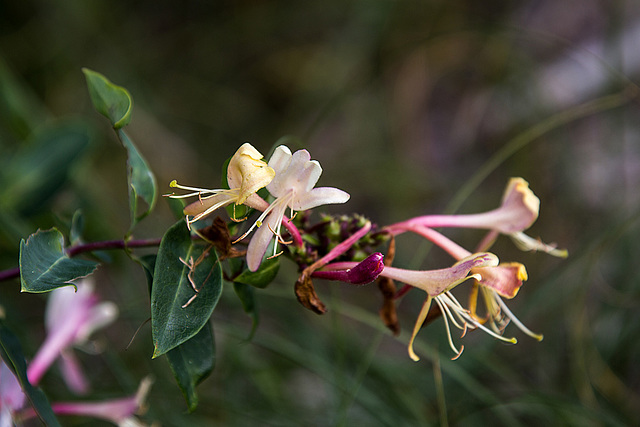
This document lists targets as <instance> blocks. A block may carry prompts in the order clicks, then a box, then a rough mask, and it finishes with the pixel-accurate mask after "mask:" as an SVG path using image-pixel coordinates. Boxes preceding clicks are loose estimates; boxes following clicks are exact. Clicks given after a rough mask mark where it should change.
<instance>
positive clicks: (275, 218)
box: [241, 145, 349, 271]
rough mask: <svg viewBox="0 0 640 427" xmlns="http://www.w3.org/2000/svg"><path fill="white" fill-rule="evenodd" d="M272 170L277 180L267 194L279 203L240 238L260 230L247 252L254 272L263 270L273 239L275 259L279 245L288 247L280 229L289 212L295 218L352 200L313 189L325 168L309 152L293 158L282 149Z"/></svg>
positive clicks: (328, 190)
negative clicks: (296, 214) (296, 215)
mask: <svg viewBox="0 0 640 427" xmlns="http://www.w3.org/2000/svg"><path fill="white" fill-rule="evenodd" d="M269 167H271V168H273V170H274V171H275V178H273V180H272V181H271V182H270V183H269V184H268V185H267V190H268V191H269V193H270V194H271V195H272V196H274V197H275V198H276V199H275V200H274V201H273V202H272V203H271V204H270V205H269V207H268V208H266V209H265V210H264V212H263V213H262V215H260V217H259V218H258V220H257V221H256V222H255V223H254V224H253V225H252V226H251V228H249V230H248V231H247V232H246V233H245V234H244V235H243V236H242V237H241V238H243V237H245V236H247V235H248V234H249V233H250V232H251V231H253V229H254V228H255V227H258V230H257V231H256V232H255V234H254V236H253V237H252V238H251V242H250V243H249V248H248V250H247V265H248V267H249V270H251V271H256V270H257V269H258V267H260V264H261V262H262V258H263V257H264V254H265V252H266V251H267V247H268V246H269V243H270V242H271V239H272V238H273V237H274V236H275V237H276V243H275V244H274V250H273V256H275V255H277V254H278V252H277V248H278V243H286V242H284V240H283V239H282V237H281V235H280V228H281V225H282V220H283V218H284V215H285V212H286V210H287V208H289V209H290V210H291V212H292V214H291V216H292V217H293V212H294V211H303V210H307V209H312V208H315V207H318V206H321V205H327V204H335V203H345V202H346V201H347V200H349V194H348V193H346V192H344V191H342V190H339V189H337V188H333V187H319V188H314V186H315V185H316V183H317V182H318V179H320V175H321V174H322V167H321V166H320V163H318V162H317V161H315V160H311V156H310V154H309V152H308V151H307V150H298V151H296V152H295V153H293V154H291V150H289V148H287V147H286V146H284V145H280V146H279V147H277V148H276V149H275V151H274V153H273V155H272V156H271V159H269Z"/></svg>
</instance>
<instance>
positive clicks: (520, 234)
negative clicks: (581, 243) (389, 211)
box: [386, 178, 567, 257]
mask: <svg viewBox="0 0 640 427" xmlns="http://www.w3.org/2000/svg"><path fill="white" fill-rule="evenodd" d="M539 211H540V199H538V197H537V196H536V195H535V194H534V193H533V191H531V189H530V188H529V183H528V182H527V181H525V180H524V179H522V178H511V179H510V180H509V183H508V184H507V188H506V189H505V192H504V195H503V197H502V203H501V205H500V207H498V208H497V209H494V210H492V211H489V212H484V213H478V214H467V215H424V216H419V217H416V218H411V219H409V220H406V221H403V222H400V223H397V224H393V225H390V226H388V227H387V228H386V229H387V231H389V232H390V233H391V234H393V235H397V234H400V233H403V232H405V231H414V230H415V228H416V227H418V228H419V227H428V228H439V227H461V228H479V229H487V230H490V233H489V235H488V236H487V238H486V239H485V240H486V241H492V240H493V239H495V237H496V236H497V235H498V234H504V235H507V236H509V237H510V238H511V239H512V240H513V241H514V243H515V244H516V246H518V248H519V249H521V250H525V251H542V252H547V253H549V254H551V255H554V256H558V257H566V256H567V251H566V250H560V249H556V247H555V245H549V244H545V243H543V242H541V241H540V240H538V239H534V238H532V237H529V236H527V235H526V234H525V233H524V230H526V229H528V228H529V227H531V225H533V223H534V222H535V221H536V219H537V218H538V213H539ZM488 246H489V245H488V244H487V245H482V247H483V248H487V247H488Z"/></svg>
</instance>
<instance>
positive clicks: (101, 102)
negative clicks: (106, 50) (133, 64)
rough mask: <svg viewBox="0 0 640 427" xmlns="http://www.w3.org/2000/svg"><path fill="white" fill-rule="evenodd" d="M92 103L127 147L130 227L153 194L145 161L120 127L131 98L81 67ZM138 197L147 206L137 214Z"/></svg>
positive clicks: (151, 203)
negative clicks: (109, 122)
mask: <svg viewBox="0 0 640 427" xmlns="http://www.w3.org/2000/svg"><path fill="white" fill-rule="evenodd" d="M82 72H83V73H84V75H85V77H86V79H87V86H88V88H89V95H90V96H91V101H92V102H93V106H94V107H95V108H96V110H98V112H99V113H101V114H102V115H104V116H105V117H106V118H108V119H109V120H110V121H111V124H112V125H113V128H114V129H115V130H116V132H117V134H118V138H119V139H120V142H122V145H123V146H124V148H125V149H126V150H127V154H128V156H127V166H128V169H127V182H128V183H129V210H130V213H131V228H130V229H129V230H130V231H131V230H132V229H133V227H134V226H135V225H136V224H137V223H138V221H140V220H141V219H142V218H144V217H145V216H147V215H148V214H149V213H150V212H151V210H152V209H153V207H154V205H155V203H156V197H157V185H156V179H155V177H154V175H153V173H152V172H151V168H149V164H148V163H147V161H146V160H145V159H144V157H142V155H141V154H140V152H139V151H138V149H137V148H136V146H135V144H134V143H133V141H131V138H129V136H128V135H127V134H126V133H125V132H124V131H123V130H122V128H123V127H124V126H126V125H127V124H128V123H129V122H130V121H131V108H132V106H133V101H132V99H131V95H130V94H129V92H128V91H127V90H126V89H125V88H123V87H120V86H117V85H114V84H113V83H111V82H110V81H109V80H108V79H107V78H106V77H105V76H103V75H102V74H100V73H97V72H95V71H92V70H89V69H87V68H83V69H82ZM138 198H141V199H142V200H143V201H144V202H145V203H146V204H147V209H146V210H144V211H143V212H141V213H140V214H138Z"/></svg>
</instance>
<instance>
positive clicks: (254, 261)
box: [247, 203, 287, 271]
mask: <svg viewBox="0 0 640 427" xmlns="http://www.w3.org/2000/svg"><path fill="white" fill-rule="evenodd" d="M286 209H287V205H286V204H284V203H280V204H278V205H277V206H276V207H275V208H274V209H273V210H272V211H271V212H270V213H269V215H267V217H266V218H265V221H264V222H263V223H262V224H261V225H260V227H259V228H258V230H257V231H255V232H254V233H253V237H252V238H251V241H250V242H249V247H248V248H247V267H248V268H249V271H257V270H258V268H260V264H261V263H262V258H263V257H264V254H265V253H266V252H267V247H268V246H269V242H271V239H273V237H274V234H273V231H272V230H277V229H278V225H279V223H280V222H281V221H282V217H283V216H284V212H285V210H286Z"/></svg>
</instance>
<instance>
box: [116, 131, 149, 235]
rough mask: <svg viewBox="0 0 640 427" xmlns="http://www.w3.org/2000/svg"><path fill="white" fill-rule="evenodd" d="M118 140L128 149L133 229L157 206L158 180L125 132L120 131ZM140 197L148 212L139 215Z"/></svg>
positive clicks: (128, 176) (128, 174) (130, 208)
mask: <svg viewBox="0 0 640 427" xmlns="http://www.w3.org/2000/svg"><path fill="white" fill-rule="evenodd" d="M118 138H120V141H121V142H122V145H124V148H126V149H127V154H128V157H127V166H128V170H127V182H128V183H129V210H130V213H131V229H133V227H134V226H135V225H136V223H137V222H138V221H140V220H141V219H142V218H144V217H145V216H147V215H148V214H149V213H150V212H151V210H152V209H153V207H154V206H155V204H156V196H157V193H158V192H157V185H156V178H155V176H154V175H153V172H151V168H149V165H148V164H147V161H146V160H145V159H144V157H142V155H141V154H140V152H139V151H138V149H137V148H136V146H135V145H134V144H133V141H131V139H130V138H129V136H128V135H127V134H126V133H125V132H124V131H123V130H118ZM138 197H139V198H141V199H142V200H143V201H144V202H145V203H146V204H147V210H145V211H143V212H142V213H140V214H139V215H138V213H137V212H138Z"/></svg>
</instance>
